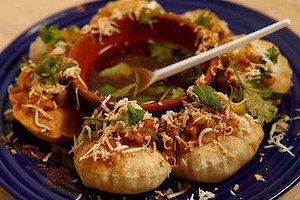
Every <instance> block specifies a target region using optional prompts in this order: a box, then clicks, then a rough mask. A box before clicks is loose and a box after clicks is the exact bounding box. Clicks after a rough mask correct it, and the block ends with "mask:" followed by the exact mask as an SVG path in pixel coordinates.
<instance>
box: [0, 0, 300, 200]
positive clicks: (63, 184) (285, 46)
mask: <svg viewBox="0 0 300 200" xmlns="http://www.w3.org/2000/svg"><path fill="white" fill-rule="evenodd" d="M107 2H108V1H107V0H104V1H99V2H93V3H88V4H85V5H83V6H82V7H80V8H72V9H69V10H66V11H63V12H60V13H58V14H56V15H54V16H52V17H50V18H47V19H45V20H43V21H42V22H40V23H38V24H36V25H35V26H33V27H31V28H30V29H28V30H27V31H26V32H24V33H23V34H22V35H21V36H19V37H18V38H17V39H16V40H15V41H14V42H12V43H11V44H10V45H9V46H8V47H7V48H6V49H5V50H4V51H3V52H2V53H1V55H0V66H1V68H0V85H1V88H0V96H1V99H0V113H3V112H4V111H5V110H6V109H8V108H10V107H11V106H10V103H9V100H8V94H7V87H8V86H9V84H12V83H13V82H14V78H15V77H16V76H17V75H18V73H19V68H18V65H19V64H20V62H21V59H22V56H24V55H26V54H27V52H28V48H29V45H30V43H31V42H32V41H34V39H35V38H36V37H37V35H38V34H37V31H38V29H39V28H40V27H41V24H42V23H46V24H59V26H60V28H62V27H66V26H68V25H70V24H76V25H78V26H82V25H84V24H85V23H87V22H88V21H89V19H90V17H91V16H92V15H93V14H95V13H96V12H97V9H98V8H99V7H102V6H103V5H104V4H106V3H107ZM159 3H160V4H161V5H162V6H163V7H164V8H165V9H166V10H167V11H172V12H175V13H178V14H180V13H183V12H184V11H187V10H193V9H195V8H208V9H210V10H212V11H213V12H215V13H216V14H217V15H218V16H219V17H220V18H222V19H224V20H225V21H227V22H228V23H229V26H230V29H231V30H232V31H233V32H234V33H235V34H240V33H248V32H251V31H254V30H257V29H258V28H261V27H264V26H266V25H269V24H271V23H273V22H274V20H272V19H270V18H268V17H266V16H264V15H262V14H260V13H258V12H255V11H253V10H250V9H247V8H244V7H241V6H239V5H235V4H232V3H228V2H223V1H216V0H205V1H204V0H202V1H197V0H185V1H176V2H175V1H174V0H164V1H159ZM265 39H267V40H270V41H272V42H274V43H275V44H276V45H277V46H279V47H280V49H281V52H282V54H283V55H285V56H286V57H287V58H288V60H289V62H290V66H291V67H292V69H293V87H292V88H291V91H290V94H288V95H287V96H285V97H284V99H283V101H282V104H281V105H280V107H279V112H280V113H284V114H288V115H289V116H291V117H293V116H295V115H297V113H296V111H295V109H297V108H300V106H299V103H300V96H299V95H300V93H299V91H300V88H299V87H300V85H299V80H300V74H299V73H300V68H299V67H297V66H298V65H299V63H300V51H299V47H300V39H299V38H298V37H297V36H296V35H295V34H294V33H292V32H291V31H290V30H288V29H283V30H281V31H279V32H276V33H274V34H272V35H270V36H268V37H266V38H265ZM0 123H1V124H0V127H1V128H0V135H6V134H8V133H9V132H11V131H12V127H11V126H10V124H9V123H8V122H7V120H6V119H5V117H4V115H0ZM299 126H300V123H297V122H296V121H290V131H289V132H288V134H287V137H286V138H285V139H284V141H283V143H284V144H285V145H287V146H290V145H293V146H294V148H293V149H292V152H293V153H294V154H295V155H296V156H295V157H292V156H290V155H289V154H287V153H284V154H283V153H279V152H278V151H277V149H264V148H263V146H264V145H266V144H267V143H266V140H267V139H265V140H264V141H263V144H262V145H261V147H260V149H259V152H258V153H257V154H256V156H254V158H253V159H252V160H251V161H250V162H249V163H248V164H247V165H245V166H244V167H243V168H242V169H240V170H239V171H238V172H237V173H236V174H234V175H233V176H232V177H230V178H229V179H227V180H225V181H223V182H220V183H214V184H205V183H190V184H191V188H190V189H189V190H188V191H187V192H186V193H185V194H184V195H182V196H181V197H177V198H179V199H187V198H189V197H190V196H191V195H192V194H195V196H196V195H197V192H198V188H199V187H201V189H203V190H208V191H212V192H214V193H215V194H216V197H215V199H222V200H224V199H240V198H242V199H276V198H278V197H279V196H281V195H282V194H283V193H285V192H286V191H288V190H289V189H290V188H291V187H292V186H294V185H295V184H296V183H297V182H298V181H299V178H300V158H299V155H300V144H299V143H300V139H299V138H297V133H298V132H299V130H300V127H299ZM13 129H14V132H15V135H16V136H18V137H19V141H17V142H16V143H15V144H13V145H14V148H16V149H17V150H18V145H19V146H20V145H22V144H23V143H24V144H30V145H34V146H38V147H39V149H40V153H39V155H35V154H31V155H30V153H29V154H28V153H25V152H21V151H20V152H18V154H12V153H11V152H10V148H9V147H6V145H5V144H4V143H3V142H1V143H0V169H1V170H0V171H1V177H0V183H1V185H2V186H3V187H4V188H5V189H7V190H8V191H9V192H10V193H11V194H12V195H13V196H15V197H16V198H18V199H31V200H34V199H55V200H59V199H74V198H76V197H78V196H79V195H80V196H81V195H82V198H81V199H97V196H99V195H100V196H101V197H102V199H108V198H109V199H120V198H122V197H123V196H116V195H111V194H106V193H102V192H100V191H96V190H92V189H88V188H85V187H84V186H83V185H82V183H81V182H80V181H78V182H77V183H73V184H72V183H70V180H72V178H74V179H75V178H78V177H77V175H76V173H74V172H73V171H72V170H70V172H69V173H65V172H64V171H63V168H61V166H60V165H58V164H56V163H54V162H46V163H44V162H42V161H41V159H38V158H37V156H40V157H43V156H45V155H46V154H47V153H48V152H49V151H50V148H51V147H50V146H49V144H47V143H45V142H42V141H40V140H38V139H35V138H33V137H31V135H30V134H29V133H27V132H26V131H25V130H24V129H23V128H22V127H19V125H18V124H16V125H15V126H13ZM260 153H264V154H265V156H264V161H263V163H260V162H259V158H260ZM254 174H261V175H263V177H264V179H265V180H266V181H265V182H257V181H256V180H255V178H254ZM178 181H181V182H182V180H179V179H176V178H171V179H169V180H167V181H166V182H165V183H164V184H163V185H162V186H161V187H160V188H158V189H166V188H168V187H173V188H176V183H177V182H178ZM235 184H238V185H239V187H240V188H239V189H238V190H237V191H236V192H235V193H236V196H233V195H232V194H231V193H230V190H231V189H232V188H233V186H234V185H235ZM216 188H217V190H216ZM154 195H155V192H154V191H151V192H148V193H145V194H141V195H130V196H127V198H128V199H146V198H147V199H152V198H154Z"/></svg>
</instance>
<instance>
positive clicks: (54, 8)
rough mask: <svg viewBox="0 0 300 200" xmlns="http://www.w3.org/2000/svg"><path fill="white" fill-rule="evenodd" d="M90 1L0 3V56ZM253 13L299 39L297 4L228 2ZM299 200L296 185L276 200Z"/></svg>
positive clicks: (285, 0) (293, 0)
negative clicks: (46, 22) (287, 22)
mask: <svg viewBox="0 0 300 200" xmlns="http://www.w3.org/2000/svg"><path fill="white" fill-rule="evenodd" d="M90 1H91V0H51V1H49V0H26V1H20V0H9V1H5V0H1V1H0V8H5V9H1V12H0V52H1V51H2V50H3V49H4V48H5V47H6V46H7V45H9V44H10V42H12V41H13V40H14V39H15V38H16V37H17V36H18V35H19V34H21V33H22V32H23V31H25V30H26V29H27V28H28V27H30V26H32V25H34V24H35V23H37V22H38V21H40V20H42V19H44V18H46V17H48V16H50V15H52V14H54V13H56V12H59V11H62V10H64V9H66V8H69V7H73V6H75V5H80V4H82V3H85V2H90ZM228 1H231V2H235V3H238V4H241V5H244V6H247V7H249V8H252V9H255V10H257V11H260V12H262V13H264V14H265V15H268V16H270V17H272V18H273V19H276V20H280V19H283V18H290V19H291V20H292V24H291V26H290V29H291V30H292V31H294V32H295V33H296V34H298V35H300V18H299V12H300V1H299V0H272V1H271V0H266V1H261V0H251V1H249V0H228ZM0 199H7V200H13V199H15V198H14V197H12V196H11V195H10V194H9V193H8V192H7V191H5V190H4V189H3V188H2V187H1V186H0ZM289 199H293V200H300V183H298V184H297V185H296V186H295V187H294V188H292V189H291V190H290V191H289V192H287V193H286V194H284V195H283V196H282V197H281V198H280V200H289Z"/></svg>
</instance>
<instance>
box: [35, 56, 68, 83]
mask: <svg viewBox="0 0 300 200" xmlns="http://www.w3.org/2000/svg"><path fill="white" fill-rule="evenodd" d="M72 66H74V62H73V61H72V60H69V59H64V58H63V57H60V56H45V55H43V56H42V62H41V64H39V65H38V66H36V67H34V68H33V73H34V74H36V75H37V76H38V77H39V78H40V81H41V82H42V84H45V85H55V84H57V83H58V82H59V80H60V79H61V78H62V72H63V71H65V70H66V69H67V68H70V67H72Z"/></svg>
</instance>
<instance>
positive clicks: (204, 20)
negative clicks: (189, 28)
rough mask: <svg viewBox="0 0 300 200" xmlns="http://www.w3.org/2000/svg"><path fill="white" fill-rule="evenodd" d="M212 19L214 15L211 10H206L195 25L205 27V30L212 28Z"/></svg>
mask: <svg viewBox="0 0 300 200" xmlns="http://www.w3.org/2000/svg"><path fill="white" fill-rule="evenodd" d="M212 18H213V17H212V13H211V12H210V11H209V10H205V11H203V12H202V13H201V14H200V15H199V16H198V17H197V19H196V20H195V21H194V23H196V24H198V25H200V26H203V27H205V28H210V27H211V21H212Z"/></svg>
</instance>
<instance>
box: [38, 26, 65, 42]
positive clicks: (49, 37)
mask: <svg viewBox="0 0 300 200" xmlns="http://www.w3.org/2000/svg"><path fill="white" fill-rule="evenodd" d="M39 35H40V37H41V39H42V40H43V41H44V42H45V43H46V44H48V45H54V44H56V43H57V42H59V41H61V40H65V38H64V35H63V33H62V32H61V31H60V30H59V28H58V25H52V26H50V27H49V28H48V29H47V27H46V25H45V24H43V25H42V27H41V29H40V30H39Z"/></svg>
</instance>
